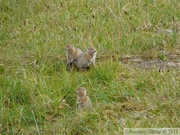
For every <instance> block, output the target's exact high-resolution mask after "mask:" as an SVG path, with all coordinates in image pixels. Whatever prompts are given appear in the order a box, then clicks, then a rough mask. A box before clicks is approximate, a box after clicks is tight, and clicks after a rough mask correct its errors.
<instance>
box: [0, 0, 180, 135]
mask: <svg viewBox="0 0 180 135" xmlns="http://www.w3.org/2000/svg"><path fill="white" fill-rule="evenodd" d="M179 14H180V12H179V2H178V0H174V1H173V2H172V1H167V0H161V1H148V0H144V1H139V0H136V1H125V0H122V1H117V0H114V1H104V0H103V1H102V0H96V1H94V0H90V1H83V0H76V1H71V0H70V1H63V0H60V1H59V0H45V1H35V0H33V1H30V0H27V1H18V0H10V1H8V0H1V1H0V31H1V32H0V108H1V111H0V134H122V133H123V132H122V131H123V128H124V127H180V124H179V123H180V117H179V116H180V111H179V110H180V109H179V108H180V100H179V97H180V91H179V89H180V78H179V74H180V72H179V69H172V70H170V72H164V73H159V72H158V70H142V69H139V68H137V67H135V66H133V65H131V64H125V63H122V62H120V61H119V58H121V57H123V56H134V55H135V56H137V57H142V58H145V59H161V60H171V61H173V60H174V59H172V56H175V57H176V60H175V61H176V62H179V54H180V53H179V52H180V46H179V33H178V32H179V27H178V24H179ZM159 29H163V30H165V29H170V30H173V34H168V33H162V32H158V30H159ZM66 44H73V45H75V46H76V47H79V48H81V49H82V50H84V51H85V50H86V49H87V48H88V47H89V46H90V45H94V46H95V47H96V48H97V52H98V54H97V66H96V67H92V68H91V70H90V71H88V72H87V71H76V70H70V71H66V67H65V65H66V57H65V50H64V46H65V45H66ZM78 86H84V87H86V88H87V91H88V94H89V96H90V98H91V100H92V103H93V106H94V110H93V111H92V112H86V111H85V112H81V111H79V110H78V109H77V107H76V95H75V92H74V90H75V88H76V87H78Z"/></svg>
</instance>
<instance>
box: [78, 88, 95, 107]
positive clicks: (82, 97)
mask: <svg viewBox="0 0 180 135" xmlns="http://www.w3.org/2000/svg"><path fill="white" fill-rule="evenodd" d="M75 92H76V93H77V105H78V107H79V109H92V102H91V100H90V98H89V96H88V95H87V92H86V89H85V88H84V87H78V88H76V90H75Z"/></svg>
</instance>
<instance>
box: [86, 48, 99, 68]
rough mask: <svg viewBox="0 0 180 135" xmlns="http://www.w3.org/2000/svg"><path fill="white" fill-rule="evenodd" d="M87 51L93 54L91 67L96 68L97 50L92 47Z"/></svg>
mask: <svg viewBox="0 0 180 135" xmlns="http://www.w3.org/2000/svg"><path fill="white" fill-rule="evenodd" d="M88 50H89V51H92V52H93V51H94V52H95V53H94V55H93V57H92V60H91V61H92V63H93V65H94V66H96V54H97V50H96V48H94V47H93V46H91V47H89V48H88Z"/></svg>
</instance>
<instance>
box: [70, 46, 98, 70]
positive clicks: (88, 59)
mask: <svg viewBox="0 0 180 135" xmlns="http://www.w3.org/2000/svg"><path fill="white" fill-rule="evenodd" d="M95 59H96V49H95V48H94V47H92V46H91V47H90V48H88V50H87V52H83V53H81V54H80V55H79V56H78V57H77V58H76V59H74V61H73V63H74V65H75V66H76V67H77V68H78V69H87V70H89V69H90V67H89V66H90V64H91V63H93V65H95Z"/></svg>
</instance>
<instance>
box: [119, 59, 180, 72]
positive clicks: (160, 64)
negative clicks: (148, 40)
mask: <svg viewBox="0 0 180 135" xmlns="http://www.w3.org/2000/svg"><path fill="white" fill-rule="evenodd" d="M120 61H121V62H122V63H126V64H132V65H134V66H136V67H138V68H142V69H158V70H159V71H169V70H170V69H172V68H174V69H180V62H174V61H173V60H172V61H162V60H144V59H142V58H140V57H135V56H134V57H129V56H126V57H122V58H121V59H120Z"/></svg>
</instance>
